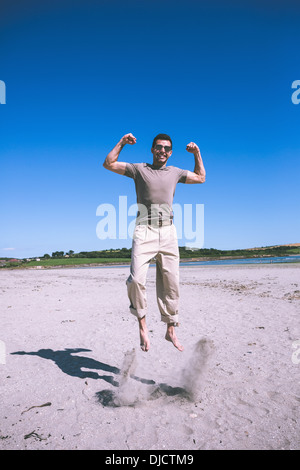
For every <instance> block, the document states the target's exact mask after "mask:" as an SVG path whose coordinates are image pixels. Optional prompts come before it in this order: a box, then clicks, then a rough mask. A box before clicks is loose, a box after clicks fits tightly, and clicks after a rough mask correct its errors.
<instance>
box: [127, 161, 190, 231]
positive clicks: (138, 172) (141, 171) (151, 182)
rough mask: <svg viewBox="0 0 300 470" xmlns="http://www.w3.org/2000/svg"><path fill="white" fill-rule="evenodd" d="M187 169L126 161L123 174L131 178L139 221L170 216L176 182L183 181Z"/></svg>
mask: <svg viewBox="0 0 300 470" xmlns="http://www.w3.org/2000/svg"><path fill="white" fill-rule="evenodd" d="M187 173H188V171H187V170H182V169H180V168H177V167H175V166H165V167H162V168H160V167H155V166H154V165H151V164H149V163H126V169H125V176H128V177H129V178H133V180H134V182H135V189H136V195H137V204H138V208H139V212H138V216H137V217H138V220H139V223H142V222H143V221H145V220H147V218H149V214H150V212H149V211H151V220H156V219H159V218H162V219H163V220H165V219H168V218H170V216H172V204H173V198H174V194H175V188H176V185H177V183H185V181H186V177H187Z"/></svg>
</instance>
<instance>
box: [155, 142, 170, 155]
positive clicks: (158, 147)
mask: <svg viewBox="0 0 300 470" xmlns="http://www.w3.org/2000/svg"><path fill="white" fill-rule="evenodd" d="M154 148H155V150H162V149H165V151H166V152H167V153H168V152H170V151H171V150H172V147H170V146H169V145H159V144H157V145H155V147H154Z"/></svg>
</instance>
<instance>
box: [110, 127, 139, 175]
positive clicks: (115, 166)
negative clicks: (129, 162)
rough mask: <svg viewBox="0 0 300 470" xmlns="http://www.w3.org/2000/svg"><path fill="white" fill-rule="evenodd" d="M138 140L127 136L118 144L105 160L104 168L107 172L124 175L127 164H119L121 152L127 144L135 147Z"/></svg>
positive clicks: (130, 135) (129, 135)
mask: <svg viewBox="0 0 300 470" xmlns="http://www.w3.org/2000/svg"><path fill="white" fill-rule="evenodd" d="M135 143H136V138H135V137H134V136H133V135H132V134H126V135H124V136H123V137H122V139H121V140H120V141H119V142H118V143H117V145H116V146H115V147H114V148H113V149H112V150H111V151H110V152H109V154H108V155H107V157H106V159H105V160H104V163H103V166H104V168H106V169H107V170H110V171H113V172H114V173H118V174H119V175H124V174H125V170H126V162H118V158H119V155H120V152H121V150H122V149H123V147H124V146H125V145H126V144H130V145H134V144H135Z"/></svg>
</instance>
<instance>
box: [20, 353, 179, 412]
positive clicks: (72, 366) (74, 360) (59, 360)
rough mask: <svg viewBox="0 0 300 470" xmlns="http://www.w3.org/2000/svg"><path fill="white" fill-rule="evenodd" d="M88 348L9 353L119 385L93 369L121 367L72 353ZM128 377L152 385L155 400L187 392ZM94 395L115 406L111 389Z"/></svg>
mask: <svg viewBox="0 0 300 470" xmlns="http://www.w3.org/2000/svg"><path fill="white" fill-rule="evenodd" d="M90 351H91V350H90V349H83V348H75V349H69V348H66V349H64V350H59V351H53V350H52V349H39V350H38V351H32V352H26V351H16V352H13V353H11V355H19V356H23V355H26V356H38V357H40V358H42V359H48V360H50V361H53V362H54V363H55V364H56V365H57V367H59V368H60V370H61V371H62V372H64V373H65V374H67V375H70V376H71V377H79V378H80V379H87V378H91V379H101V380H104V381H105V382H108V383H109V384H111V385H113V386H114V387H119V386H120V384H119V382H118V381H117V380H115V377H114V376H113V375H99V374H98V373H97V372H95V370H99V371H103V372H109V373H111V374H114V375H117V376H118V375H120V374H121V375H122V371H121V369H119V368H118V367H114V366H111V365H109V364H105V363H104V362H100V361H97V360H95V359H93V358H90V357H85V356H77V355H73V354H77V353H80V352H90ZM82 369H91V370H82ZM130 377H131V378H132V379H134V380H136V381H138V382H140V383H142V384H145V385H151V386H154V387H153V388H152V389H151V390H152V392H151V395H150V397H149V399H151V400H155V399H157V398H160V397H161V396H163V395H167V396H176V395H178V396H181V397H185V398H188V397H187V392H186V390H185V389H184V388H181V387H171V386H170V385H167V384H164V383H162V384H156V382H155V381H154V380H148V379H143V378H140V377H136V376H135V375H130ZM96 397H97V399H98V401H99V402H100V403H101V404H102V405H103V406H108V407H116V406H118V404H116V400H115V394H114V392H113V391H112V390H102V391H100V392H97V393H96Z"/></svg>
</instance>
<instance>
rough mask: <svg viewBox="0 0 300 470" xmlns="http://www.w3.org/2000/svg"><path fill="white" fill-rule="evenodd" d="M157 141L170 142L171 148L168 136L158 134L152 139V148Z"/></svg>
mask: <svg viewBox="0 0 300 470" xmlns="http://www.w3.org/2000/svg"><path fill="white" fill-rule="evenodd" d="M158 140H169V141H170V142H171V147H172V139H171V137H170V136H169V135H167V134H158V135H157V136H156V137H154V140H153V144H152V148H154V147H155V144H156V142H157V141H158Z"/></svg>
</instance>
